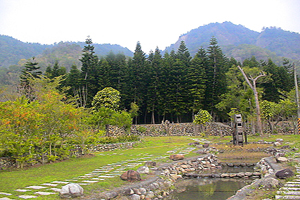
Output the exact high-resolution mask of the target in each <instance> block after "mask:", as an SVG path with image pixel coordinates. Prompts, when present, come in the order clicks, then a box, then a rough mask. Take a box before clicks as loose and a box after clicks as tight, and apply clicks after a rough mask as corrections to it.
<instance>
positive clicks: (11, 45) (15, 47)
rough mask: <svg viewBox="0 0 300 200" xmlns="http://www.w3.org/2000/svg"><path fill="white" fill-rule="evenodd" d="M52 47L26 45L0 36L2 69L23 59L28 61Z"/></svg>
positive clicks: (0, 62) (33, 44)
mask: <svg viewBox="0 0 300 200" xmlns="http://www.w3.org/2000/svg"><path fill="white" fill-rule="evenodd" d="M49 47H51V45H41V44H38V43H24V42H21V41H20V40H17V39H15V38H13V37H10V36H6V35H0V67H8V66H10V65H15V64H17V63H18V62H19V60H21V59H28V58H30V57H33V56H37V55H38V54H40V53H42V52H43V51H44V50H45V49H46V48H49Z"/></svg>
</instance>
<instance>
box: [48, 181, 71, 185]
mask: <svg viewBox="0 0 300 200" xmlns="http://www.w3.org/2000/svg"><path fill="white" fill-rule="evenodd" d="M52 183H57V184H68V183H69V182H65V181H53V182H52Z"/></svg>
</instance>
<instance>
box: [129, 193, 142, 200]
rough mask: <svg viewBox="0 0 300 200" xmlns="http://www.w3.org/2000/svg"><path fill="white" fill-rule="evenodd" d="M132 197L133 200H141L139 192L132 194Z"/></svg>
mask: <svg viewBox="0 0 300 200" xmlns="http://www.w3.org/2000/svg"><path fill="white" fill-rule="evenodd" d="M130 199H131V200H140V199H141V197H140V195H138V194H133V195H131V196H130Z"/></svg>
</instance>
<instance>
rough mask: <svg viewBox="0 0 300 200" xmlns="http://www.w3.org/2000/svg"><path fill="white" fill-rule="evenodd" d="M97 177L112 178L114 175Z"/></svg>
mask: <svg viewBox="0 0 300 200" xmlns="http://www.w3.org/2000/svg"><path fill="white" fill-rule="evenodd" d="M98 177H99V178H114V177H115V176H105V175H104V176H98Z"/></svg>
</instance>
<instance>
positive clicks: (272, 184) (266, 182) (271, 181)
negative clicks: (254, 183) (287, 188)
mask: <svg viewBox="0 0 300 200" xmlns="http://www.w3.org/2000/svg"><path fill="white" fill-rule="evenodd" d="M260 185H262V186H263V188H265V189H272V188H277V187H278V186H279V181H278V180H277V179H275V178H271V177H270V178H266V179H262V181H261V182H260Z"/></svg>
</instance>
